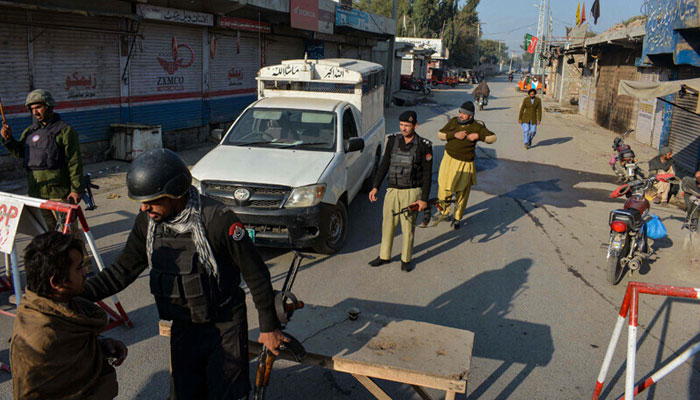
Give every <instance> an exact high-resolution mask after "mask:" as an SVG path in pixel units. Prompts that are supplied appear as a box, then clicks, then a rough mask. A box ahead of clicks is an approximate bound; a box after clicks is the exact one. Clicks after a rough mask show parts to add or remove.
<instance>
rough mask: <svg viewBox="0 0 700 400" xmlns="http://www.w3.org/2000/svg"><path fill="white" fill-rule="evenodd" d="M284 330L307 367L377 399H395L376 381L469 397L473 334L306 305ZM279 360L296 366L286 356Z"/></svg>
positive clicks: (255, 348) (166, 328)
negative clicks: (343, 377)
mask: <svg viewBox="0 0 700 400" xmlns="http://www.w3.org/2000/svg"><path fill="white" fill-rule="evenodd" d="M248 310H250V311H251V312H250V315H249V316H248V320H249V326H251V327H253V329H251V330H250V331H249V332H248V339H249V351H250V353H251V354H252V355H258V354H259V353H260V350H261V345H260V344H259V343H258V342H257V338H258V335H259V330H258V329H257V326H258V323H257V315H255V308H254V307H249V308H248ZM159 328H160V329H159V331H160V334H161V335H163V336H169V335H170V322H169V321H161V322H160V323H159ZM285 331H286V332H288V333H290V334H292V335H293V336H294V337H296V338H297V339H298V340H299V341H300V342H302V343H303V344H304V347H305V348H306V350H307V352H308V356H307V357H306V358H305V359H304V360H303V361H302V363H303V364H307V365H314V366H319V367H324V368H328V369H332V370H334V371H339V372H345V373H348V374H351V375H352V376H354V377H355V379H357V380H358V381H359V382H360V383H361V384H362V385H363V386H364V387H365V388H367V390H369V392H370V393H372V395H374V396H375V397H376V398H377V399H381V400H384V399H391V397H389V396H388V395H387V394H386V393H385V392H384V391H383V390H382V389H381V388H380V387H379V385H377V383H376V382H374V380H373V379H372V378H376V379H384V380H388V381H394V382H401V383H405V384H408V385H411V386H412V387H413V389H415V391H416V392H417V393H418V394H419V395H420V397H421V398H423V399H432V397H431V396H430V395H429V394H428V393H427V391H426V390H425V388H432V389H438V390H442V391H444V392H445V393H446V395H445V399H448V400H451V399H454V397H455V394H456V393H466V390H467V375H468V374H469V369H470V363H471V355H472V345H473V343H474V334H473V333H472V332H469V331H464V330H461V329H455V328H448V327H444V326H439V325H434V324H428V323H425V322H418V321H412V320H402V319H396V318H390V317H386V316H383V315H379V314H365V313H360V315H359V318H358V319H357V320H354V321H352V320H350V319H349V318H348V313H347V310H343V309H338V308H333V307H324V306H311V305H308V304H307V306H306V308H304V309H302V310H299V311H297V312H296V313H295V314H294V318H293V320H292V322H290V323H289V325H288V326H287V329H286V330H285ZM280 358H282V359H285V360H290V361H294V359H293V357H292V356H291V354H288V353H287V352H283V353H281V355H280Z"/></svg>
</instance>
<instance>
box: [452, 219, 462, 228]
mask: <svg viewBox="0 0 700 400" xmlns="http://www.w3.org/2000/svg"><path fill="white" fill-rule="evenodd" d="M459 226H460V222H459V221H457V220H454V221H452V229H454V230H457V229H459Z"/></svg>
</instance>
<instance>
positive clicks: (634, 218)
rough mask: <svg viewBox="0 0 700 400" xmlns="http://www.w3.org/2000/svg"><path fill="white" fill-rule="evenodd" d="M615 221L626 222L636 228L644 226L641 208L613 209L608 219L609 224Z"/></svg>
mask: <svg viewBox="0 0 700 400" xmlns="http://www.w3.org/2000/svg"><path fill="white" fill-rule="evenodd" d="M613 221H622V222H625V223H626V224H627V225H628V226H631V227H633V228H635V229H639V228H641V226H642V223H643V221H642V213H640V212H639V210H635V209H634V208H623V209H619V210H613V211H610V218H609V220H608V224H611V223H612V222H613Z"/></svg>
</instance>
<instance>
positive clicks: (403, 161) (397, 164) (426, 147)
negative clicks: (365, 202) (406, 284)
mask: <svg viewBox="0 0 700 400" xmlns="http://www.w3.org/2000/svg"><path fill="white" fill-rule="evenodd" d="M399 126H400V129H401V132H399V133H393V134H391V135H389V136H388V139H387V144H386V150H385V151H384V157H383V158H382V162H381V164H380V165H379V170H378V171H377V177H376V178H375V180H374V189H372V191H371V192H369V201H371V202H373V203H374V202H375V201H377V191H378V188H379V186H381V184H382V181H383V180H384V177H385V176H386V175H387V174H388V175H389V176H388V181H389V182H388V188H387V192H386V198H385V199H384V210H383V222H382V245H381V250H380V253H379V257H377V258H376V259H374V260H372V261H370V263H369V265H371V266H372V267H379V266H381V265H384V264H387V263H388V262H389V260H390V259H391V247H392V245H393V242H394V233H395V232H396V225H398V224H399V221H400V222H401V231H402V233H403V246H402V249H401V270H403V271H406V272H410V271H412V270H413V268H414V266H413V265H412V264H411V258H412V257H413V233H414V231H415V227H416V217H417V215H418V212H419V211H423V210H425V209H426V208H427V207H428V196H429V195H430V183H431V181H432V170H433V148H432V145H433V144H432V143H431V142H430V141H429V140H427V139H424V138H422V137H420V136H418V134H416V128H417V127H418V117H417V116H416V113H415V111H406V112H404V113H403V114H401V115H400V116H399ZM410 205H417V206H418V208H417V210H416V211H412V212H409V213H404V214H400V215H394V213H396V212H398V211H400V210H401V209H403V208H405V207H408V206H410Z"/></svg>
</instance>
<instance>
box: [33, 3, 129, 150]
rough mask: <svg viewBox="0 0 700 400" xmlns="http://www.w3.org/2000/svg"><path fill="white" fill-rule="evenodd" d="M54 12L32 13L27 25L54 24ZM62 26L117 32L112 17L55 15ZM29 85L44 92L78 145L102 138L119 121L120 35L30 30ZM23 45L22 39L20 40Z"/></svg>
mask: <svg viewBox="0 0 700 400" xmlns="http://www.w3.org/2000/svg"><path fill="white" fill-rule="evenodd" d="M56 20H57V14H55V13H40V12H32V23H36V24H56ZM60 23H61V25H64V26H70V27H79V28H88V29H89V28H93V29H102V30H113V31H117V30H118V29H119V21H118V19H116V18H99V17H85V16H79V15H73V14H60ZM32 35H33V37H34V41H33V49H34V51H33V54H34V87H36V88H41V89H46V90H48V91H49V92H51V94H53V96H54V98H55V99H56V102H57V107H56V110H57V111H58V112H59V113H60V114H61V117H62V118H63V119H64V120H66V121H67V122H68V123H70V124H71V125H72V126H73V127H74V128H75V129H76V130H77V131H78V134H79V135H80V139H81V141H82V142H89V141H95V140H107V138H108V134H109V125H110V124H112V123H117V122H119V120H120V86H119V73H120V71H119V36H118V35H116V34H110V33H99V32H90V31H87V30H85V31H82V30H81V31H77V30H66V29H53V28H43V27H33V28H32ZM24 43H25V44H26V38H25V40H24Z"/></svg>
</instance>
